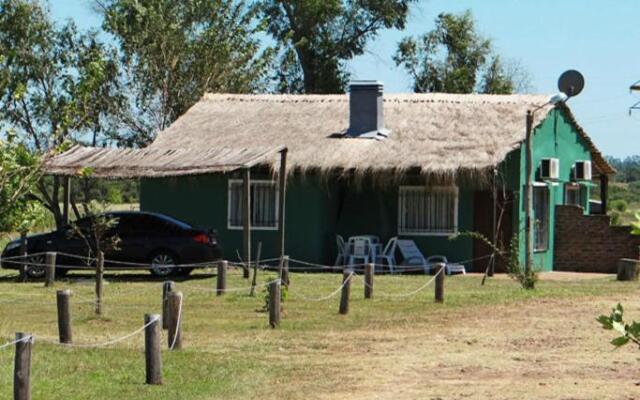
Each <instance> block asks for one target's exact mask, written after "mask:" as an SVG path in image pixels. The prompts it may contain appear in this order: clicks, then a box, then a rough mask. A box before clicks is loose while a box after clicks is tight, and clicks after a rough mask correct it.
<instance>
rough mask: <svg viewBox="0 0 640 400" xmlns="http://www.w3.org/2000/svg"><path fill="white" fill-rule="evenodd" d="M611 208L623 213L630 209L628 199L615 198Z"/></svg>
mask: <svg viewBox="0 0 640 400" xmlns="http://www.w3.org/2000/svg"><path fill="white" fill-rule="evenodd" d="M611 208H612V209H613V210H615V211H617V212H620V213H623V212H625V211H627V210H628V209H629V203H627V202H626V200H622V199H620V200H615V201H612V202H611Z"/></svg>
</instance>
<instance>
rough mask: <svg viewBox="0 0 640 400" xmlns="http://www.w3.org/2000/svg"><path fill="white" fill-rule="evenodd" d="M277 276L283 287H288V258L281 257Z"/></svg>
mask: <svg viewBox="0 0 640 400" xmlns="http://www.w3.org/2000/svg"><path fill="white" fill-rule="evenodd" d="M278 276H279V277H280V280H281V281H282V283H283V284H284V285H287V286H289V283H290V282H289V256H282V259H281V260H280V271H279V273H278Z"/></svg>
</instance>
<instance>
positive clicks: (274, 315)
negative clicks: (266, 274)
mask: <svg viewBox="0 0 640 400" xmlns="http://www.w3.org/2000/svg"><path fill="white" fill-rule="evenodd" d="M269 325H271V327H272V328H276V327H278V326H279V325H280V280H279V279H277V280H275V281H273V282H270V283H269Z"/></svg>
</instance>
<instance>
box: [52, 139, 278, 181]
mask: <svg viewBox="0 0 640 400" xmlns="http://www.w3.org/2000/svg"><path fill="white" fill-rule="evenodd" d="M283 149H284V146H274V145H271V146H265V147H260V146H251V147H250V148H240V147H237V146H235V147H234V148H223V147H218V146H204V147H201V148H192V149H184V148H174V149H160V148H157V147H155V148H151V147H148V148H145V149H114V148H98V147H82V146H74V147H73V148H71V149H70V150H68V151H66V152H64V153H62V154H59V155H57V156H55V157H53V158H51V159H49V160H47V161H46V162H45V170H46V171H47V173H49V174H51V175H70V176H72V175H77V174H78V173H80V172H82V170H83V169H85V168H88V169H90V171H89V172H90V174H91V176H92V177H96V178H133V177H162V176H180V175H195V174H206V173H213V172H230V171H234V170H237V169H240V168H246V167H251V166H254V165H256V164H258V163H262V162H264V161H265V159H266V158H267V157H271V156H273V155H275V154H277V153H278V152H280V151H281V150H283Z"/></svg>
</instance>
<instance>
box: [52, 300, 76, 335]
mask: <svg viewBox="0 0 640 400" xmlns="http://www.w3.org/2000/svg"><path fill="white" fill-rule="evenodd" d="M70 298H71V290H69V289H65V290H58V291H57V292H56V304H57V306H58V337H59V340H60V343H67V344H69V343H72V341H73V338H72V336H71V308H70V307H69V302H70Z"/></svg>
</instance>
